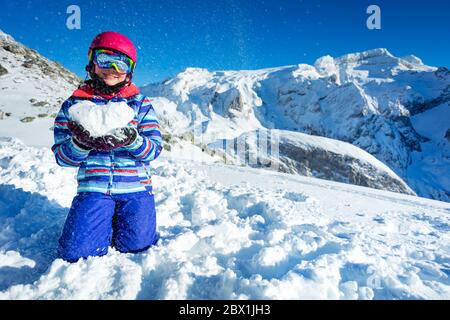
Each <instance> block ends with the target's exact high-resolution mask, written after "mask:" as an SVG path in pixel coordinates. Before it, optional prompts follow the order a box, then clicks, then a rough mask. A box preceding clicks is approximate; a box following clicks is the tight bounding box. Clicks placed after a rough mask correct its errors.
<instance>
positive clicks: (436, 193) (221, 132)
mask: <svg viewBox="0 0 450 320" xmlns="http://www.w3.org/2000/svg"><path fill="white" fill-rule="evenodd" d="M143 91H144V93H146V94H148V95H150V96H153V97H155V99H154V104H155V105H157V106H158V109H159V110H161V111H160V112H161V116H162V117H163V118H164V119H165V120H166V123H165V124H166V126H169V127H170V131H172V132H173V133H175V134H178V135H181V134H183V132H186V131H192V130H197V131H199V132H201V133H202V137H201V139H202V141H204V143H207V144H208V143H209V144H211V143H212V144H213V145H217V142H218V141H219V143H220V140H222V139H235V138H237V137H239V136H241V135H242V134H245V133H249V132H252V131H255V130H257V129H261V128H265V129H279V130H287V131H295V132H302V133H306V134H311V135H317V136H323V137H328V138H332V139H337V140H341V141H345V142H348V143H352V144H353V145H355V146H357V147H360V148H362V149H363V150H365V151H367V152H368V153H370V154H372V155H373V156H375V157H376V158H377V159H379V160H380V161H382V162H383V163H385V164H386V165H387V166H389V167H390V168H391V169H392V170H393V171H394V172H395V173H396V174H397V175H398V176H400V177H401V178H403V179H404V180H405V181H406V183H407V184H408V185H409V186H411V187H412V189H413V190H414V191H415V192H417V193H418V194H420V195H422V196H426V197H430V198H435V199H441V200H444V201H450V179H449V174H448V168H449V167H450V140H449V138H448V137H449V136H450V131H449V130H450V71H449V70H448V69H447V68H445V67H441V68H435V67H430V66H426V65H424V64H423V63H422V61H421V60H420V59H419V58H417V57H415V56H407V57H403V58H398V57H395V56H393V55H392V54H391V53H390V52H389V51H388V50H386V49H374V50H369V51H365V52H360V53H354V54H348V55H344V56H342V57H339V58H333V57H330V56H324V57H321V58H319V59H318V60H317V61H316V62H315V63H314V65H313V66H311V65H306V64H299V65H294V66H286V67H279V68H271V69H262V70H251V71H247V70H244V71H216V72H210V71H208V70H206V69H196V68H188V69H186V70H185V71H184V72H182V73H180V74H178V75H177V76H176V77H174V78H172V79H168V80H166V81H164V82H162V83H160V84H152V85H148V86H146V87H144V88H143ZM193 128H196V129H193ZM310 157H312V156H310ZM292 170H294V169H293V168H292ZM305 171H308V169H305Z"/></svg>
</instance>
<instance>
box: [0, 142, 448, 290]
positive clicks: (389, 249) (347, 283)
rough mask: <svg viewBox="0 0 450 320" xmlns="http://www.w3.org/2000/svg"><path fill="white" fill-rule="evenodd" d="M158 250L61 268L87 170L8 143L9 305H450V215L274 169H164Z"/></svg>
mask: <svg viewBox="0 0 450 320" xmlns="http://www.w3.org/2000/svg"><path fill="white" fill-rule="evenodd" d="M152 173H153V177H154V179H153V180H154V187H155V199H156V204H157V215H158V221H159V222H158V223H159V231H160V233H161V236H162V239H161V241H160V242H159V243H158V245H157V246H155V247H153V248H150V249H149V250H147V251H146V252H143V253H139V254H136V255H132V254H120V253H118V252H116V251H114V250H111V251H110V253H109V254H108V255H107V256H104V257H100V258H89V259H88V260H81V261H79V262H77V263H74V264H69V263H66V262H64V261H62V260H60V259H55V247H56V241H57V238H58V236H59V233H60V231H61V228H62V224H63V222H64V218H65V215H66V214H67V211H68V206H70V202H71V198H72V197H73V196H74V193H75V171H74V170H71V169H63V168H60V167H58V166H57V165H56V164H55V162H54V160H53V156H52V154H51V152H50V150H49V149H47V148H35V147H29V146H26V145H24V144H23V143H22V142H20V141H19V140H17V139H6V138H2V139H1V140H0V298H1V299H185V298H191V299H303V298H311V299H416V298H418V299H438V298H442V299H450V278H449V276H450V236H449V235H450V233H449V231H450V205H449V204H448V203H445V202H439V201H434V200H429V199H424V198H419V197H414V196H409V195H403V194H398V193H391V192H388V191H381V190H375V189H369V188H364V187H358V186H353V185H348V184H342V183H337V182H330V181H326V180H319V179H314V178H307V177H301V176H294V175H289V174H283V173H277V172H274V171H267V170H262V169H252V168H246V167H237V166H226V165H221V164H217V163H212V160H211V161H210V163H208V164H207V165H206V164H205V163H200V162H193V161H186V160H181V159H178V158H177V157H173V156H171V154H169V153H167V152H165V153H164V154H163V155H162V157H161V158H159V159H158V160H157V161H155V162H153V168H152Z"/></svg>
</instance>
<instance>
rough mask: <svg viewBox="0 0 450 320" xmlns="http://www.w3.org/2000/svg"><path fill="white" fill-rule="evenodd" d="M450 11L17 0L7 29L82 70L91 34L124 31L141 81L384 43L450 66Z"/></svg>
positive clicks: (270, 1)
mask: <svg viewBox="0 0 450 320" xmlns="http://www.w3.org/2000/svg"><path fill="white" fill-rule="evenodd" d="M71 4H76V5H78V6H79V7H80V9H81V29H80V30H69V29H68V28H67V27H66V19H67V17H68V16H69V15H68V14H67V13H66V9H67V7H68V6H69V5H71ZM371 4H376V5H378V6H379V7H380V8H381V27H382V28H381V30H369V29H367V27H366V20H367V18H368V16H369V15H368V14H367V13H366V9H367V7H368V6H369V5H371ZM449 12H450V1H446V0H427V1H407V0H389V1H384V0H370V1H366V0H334V1H333V0H326V1H325V0H322V1H320V0H317V1H312V0H303V1H302V0H284V1H280V0H278V1H276V0H265V1H263V0H253V1H251V0H214V1H213V0H189V1H186V0H164V1H161V0H147V1H144V0H134V1H127V0H124V1H113V0H110V1H102V0H98V1H87V0H70V1H65V0H60V1H56V0H47V1H43V0H34V1H21V0H16V1H4V2H2V3H1V4H0V29H1V30H3V31H4V32H6V33H9V34H11V35H12V36H13V37H14V38H15V39H16V40H18V41H20V42H22V43H23V44H25V45H27V46H29V47H31V48H33V49H35V50H37V51H39V52H40V53H41V54H43V55H44V56H46V57H48V58H50V59H52V60H56V61H58V62H60V63H62V64H63V65H64V66H66V67H67V68H68V69H70V70H72V71H74V72H75V73H77V74H78V75H79V76H81V77H84V76H85V72H84V66H85V65H86V62H87V61H86V60H87V57H86V52H87V49H88V47H89V44H90V41H91V40H92V38H93V37H94V36H95V35H96V34H97V33H99V32H101V31H106V30H114V31H118V32H121V33H124V34H126V35H127V36H128V37H129V38H131V39H132V40H133V41H134V42H135V44H136V46H137V47H138V64H137V69H136V72H135V76H134V81H135V82H136V83H137V84H138V85H143V84H146V83H150V82H156V81H161V80H163V79H165V78H167V77H171V76H174V75H175V74H176V73H178V72H180V71H182V70H184V69H185V68H186V67H202V68H208V69H210V70H227V69H234V70H236V69H258V68H265V67H276V66H283V65H290V64H298V63H309V64H311V63H314V61H315V60H316V59H317V58H318V57H321V56H323V55H326V54H329V55H332V56H340V55H342V54H346V53H350V52H355V51H363V50H367V49H373V48H378V47H385V48H387V49H388V50H390V51H391V53H393V54H394V55H396V56H404V55H408V54H415V55H417V56H418V57H420V58H421V59H422V60H423V61H424V63H426V64H429V65H434V66H447V67H448V66H450V19H448V15H449Z"/></svg>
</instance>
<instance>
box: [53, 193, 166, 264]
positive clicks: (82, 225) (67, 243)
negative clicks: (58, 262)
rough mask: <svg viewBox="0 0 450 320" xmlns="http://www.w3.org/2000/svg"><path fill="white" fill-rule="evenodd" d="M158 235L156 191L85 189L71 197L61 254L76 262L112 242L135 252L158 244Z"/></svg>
mask: <svg viewBox="0 0 450 320" xmlns="http://www.w3.org/2000/svg"><path fill="white" fill-rule="evenodd" d="M158 238H159V236H158V234H157V232H156V210H155V201H154V196H153V194H150V193H149V192H146V191H143V192H136V193H127V194H115V195H106V194H103V193H98V192H82V193H78V194H77V195H76V196H75V198H74V199H73V201H72V206H71V208H70V211H69V214H68V216H67V219H66V222H65V224H64V228H63V231H62V235H61V237H60V239H59V248H58V254H59V257H60V258H62V259H64V260H66V261H69V262H75V261H77V260H78V259H80V258H87V257H89V256H102V255H105V254H106V253H107V252H108V247H109V246H113V247H115V248H116V249H117V250H118V251H120V252H124V253H125V252H133V253H135V252H139V251H143V250H145V249H147V248H148V247H150V246H152V245H154V244H156V242H157V241H158Z"/></svg>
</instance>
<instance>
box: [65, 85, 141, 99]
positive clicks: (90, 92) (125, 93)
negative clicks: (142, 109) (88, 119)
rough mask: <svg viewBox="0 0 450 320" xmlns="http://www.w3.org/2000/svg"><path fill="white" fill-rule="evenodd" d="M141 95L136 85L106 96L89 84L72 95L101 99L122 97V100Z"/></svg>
mask: <svg viewBox="0 0 450 320" xmlns="http://www.w3.org/2000/svg"><path fill="white" fill-rule="evenodd" d="M138 93H139V89H138V88H137V87H136V86H135V85H134V83H131V84H130V85H128V86H125V87H123V88H122V89H120V90H119V91H118V92H116V93H113V94H104V93H101V92H98V91H95V90H94V89H93V88H92V86H90V85H89V84H85V85H83V86H81V87H80V88H78V89H77V90H75V91H74V92H73V93H72V96H73V97H77V98H93V97H101V98H104V99H107V100H109V99H112V98H114V97H120V98H129V97H131V96H134V95H136V94H138Z"/></svg>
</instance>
